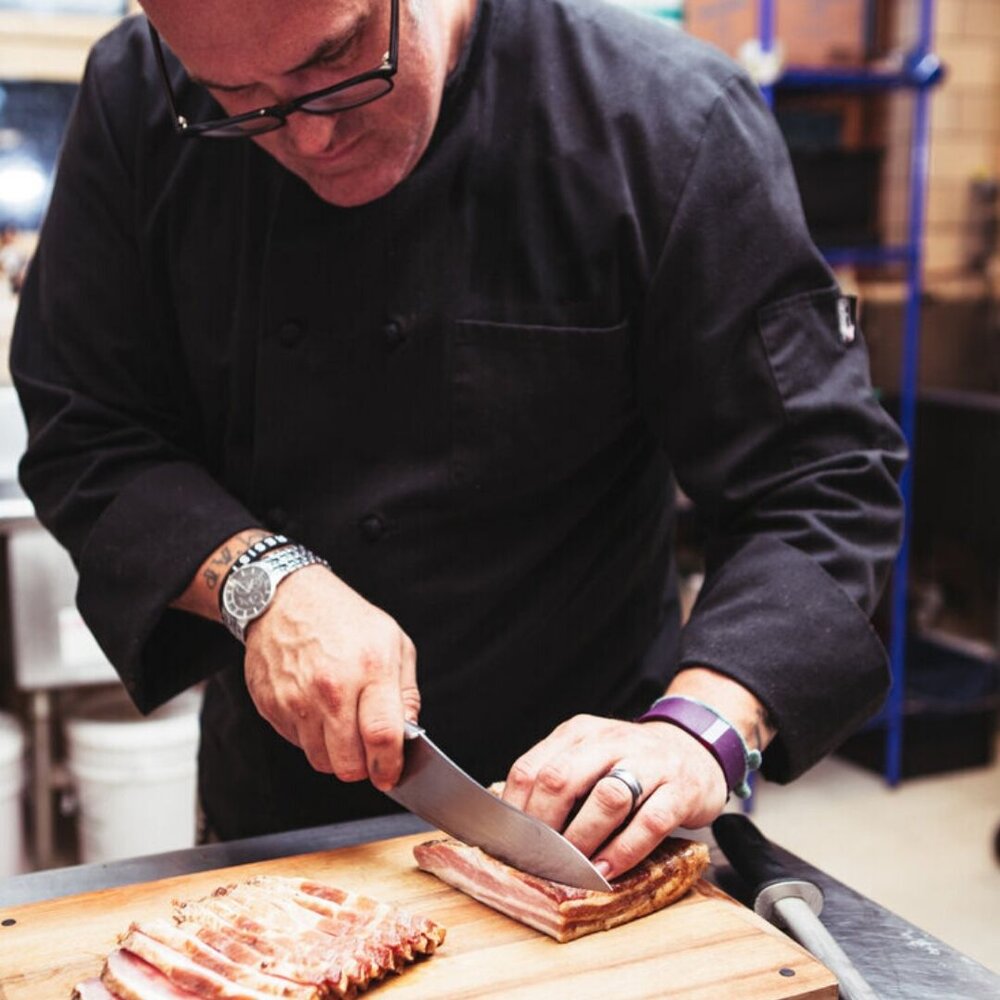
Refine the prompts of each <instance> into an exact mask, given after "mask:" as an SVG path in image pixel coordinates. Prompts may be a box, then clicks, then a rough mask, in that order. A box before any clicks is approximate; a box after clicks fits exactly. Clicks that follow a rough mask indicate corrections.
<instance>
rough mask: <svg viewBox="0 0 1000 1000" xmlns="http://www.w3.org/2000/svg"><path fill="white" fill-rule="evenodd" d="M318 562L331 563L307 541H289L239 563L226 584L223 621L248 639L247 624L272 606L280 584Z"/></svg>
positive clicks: (234, 631) (222, 600) (232, 630)
mask: <svg viewBox="0 0 1000 1000" xmlns="http://www.w3.org/2000/svg"><path fill="white" fill-rule="evenodd" d="M317 563H319V564H320V565H322V566H327V565H329V564H328V563H327V561H326V560H325V559H321V558H320V557H319V556H318V555H316V553H315V552H310V551H309V550H308V549H307V548H306V547H305V546H304V545H286V546H285V547H284V548H280V549H276V550H275V551H273V552H268V553H266V554H265V555H263V556H261V557H260V558H258V559H257V560H255V561H254V562H250V563H246V564H244V565H239V564H238V563H237V565H235V566H233V568H232V569H231V570H230V571H229V574H228V575H227V576H226V579H225V580H224V581H223V584H222V594H221V597H220V600H219V608H220V610H221V611H222V623H223V624H224V625H225V626H226V628H228V629H229V631H230V632H232V634H233V635H234V636H236V638H237V639H239V640H240V642H246V631H247V626H248V625H249V624H250V622H252V621H254V620H255V619H257V618H259V617H260V616H261V615H262V614H263V613H264V612H265V611H266V610H267V609H268V607H269V606H270V604H271V601H272V600H274V592H275V591H276V590H277V588H278V584H279V583H280V582H281V581H282V580H284V579H285V577H286V576H288V575H289V574H291V573H294V572H295V571H296V570H297V569H302V568H303V567H304V566H313V565H315V564H317Z"/></svg>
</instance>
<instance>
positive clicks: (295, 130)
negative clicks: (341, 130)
mask: <svg viewBox="0 0 1000 1000" xmlns="http://www.w3.org/2000/svg"><path fill="white" fill-rule="evenodd" d="M336 128H337V117H336V115H309V114H305V113H304V112H302V111H297V112H294V113H293V114H290V115H289V116H288V120H287V122H286V123H285V127H284V128H283V129H282V130H281V131H282V132H283V133H284V136H283V138H284V140H285V142H286V143H287V144H288V145H289V146H291V147H292V149H293V150H294V151H295V153H297V154H298V155H299V156H316V155H318V154H320V153H323V152H324V151H325V150H326V149H327V148H328V147H329V146H330V143H331V142H332V141H333V135H334V132H335V131H336Z"/></svg>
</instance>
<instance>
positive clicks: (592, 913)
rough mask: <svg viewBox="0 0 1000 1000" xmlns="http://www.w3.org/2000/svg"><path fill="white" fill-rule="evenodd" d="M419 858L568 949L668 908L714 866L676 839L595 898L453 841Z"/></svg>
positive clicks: (427, 846)
mask: <svg viewBox="0 0 1000 1000" xmlns="http://www.w3.org/2000/svg"><path fill="white" fill-rule="evenodd" d="M413 855H414V857H415V858H416V861H417V864H418V865H419V866H420V867H421V868H422V869H424V871H427V872H430V873H431V874H433V875H436V876H437V877H438V878H440V879H441V880H442V881H444V882H447V883H448V884H449V885H452V886H454V887H455V888H456V889H459V890H461V891H462V892H464V893H465V894H466V895H468V896H471V897H472V898H473V899H477V900H479V901H480V902H481V903H485V904H486V905H487V906H490V907H492V908H493V909H495V910H499V911H500V912H501V913H503V914H505V915H506V916H509V917H512V918H513V919H515V920H519V921H521V923H524V924H527V925H528V926H529V927H534V928H535V929H536V930H540V931H542V932H543V933H545V934H548V935H549V936H550V937H552V938H554V939H555V940H556V941H559V942H560V943H562V942H565V941H572V940H574V939H575V938H578V937H583V936H584V935H585V934H592V933H594V932H595V931H601V930H609V929H610V928H612V927H617V926H619V925H620V924H624V923H628V922H629V921H632V920H636V919H638V918H639V917H643V916H646V915H647V914H649V913H653V912H655V911H656V910H660V909H662V908H663V907H665V906H668V905H669V904H670V903H673V902H675V901H676V900H678V899H680V897H681V896H683V895H684V894H685V893H686V892H687V891H688V889H690V888H691V886H692V885H693V884H694V883H695V882H696V881H697V880H698V878H700V876H701V874H702V872H703V871H704V870H705V868H706V867H707V866H708V863H709V855H708V848H707V847H706V846H705V845H704V844H701V843H698V842H696V841H692V840H683V839H681V838H676V837H670V838H668V839H667V840H665V841H664V842H663V843H662V844H661V845H660V846H659V847H658V848H657V849H656V850H655V851H654V852H653V853H652V854H651V855H650V856H649V857H648V858H647V859H646V860H645V861H643V862H642V863H641V864H639V865H638V866H637V867H635V868H633V869H632V871H630V872H628V873H626V874H625V875H624V876H623V877H622V878H620V879H616V880H615V881H614V882H613V883H612V887H613V891H612V892H594V891H593V890H590V889H578V888H576V887H574V886H568V885H562V884H561V883H559V882H551V881H549V880H548V879H544V878H539V877H538V876H536V875H528V874H527V873H525V872H521V871H518V870H517V869H516V868H512V867H511V866H510V865H506V864H504V863H503V862H502V861H498V860H497V859H496V858H493V857H491V856H490V855H488V854H486V853H485V852H484V851H481V850H480V849H479V848H477V847H470V846H469V845H468V844H463V843H462V842H461V841H458V840H452V839H451V838H443V839H438V840H430V841H425V842H424V843H422V844H418V845H417V846H416V847H414V849H413Z"/></svg>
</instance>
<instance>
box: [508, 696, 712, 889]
mask: <svg viewBox="0 0 1000 1000" xmlns="http://www.w3.org/2000/svg"><path fill="white" fill-rule="evenodd" d="M614 767H622V768H625V769H626V770H627V771H629V772H631V774H632V775H634V777H635V778H636V779H637V780H638V781H639V783H640V785H641V786H642V795H641V797H640V798H639V800H638V802H637V803H636V810H635V812H634V813H632V814H631V816H630V815H629V814H630V812H631V810H632V793H631V792H630V791H629V789H628V787H627V785H626V784H625V783H624V782H622V781H620V780H618V779H617V778H612V777H609V776H608V772H609V771H610V770H611V769H612V768H614ZM503 797H504V799H505V800H506V801H507V802H510V803H511V805H514V806H517V807H518V808H519V809H523V810H524V811H525V812H527V813H530V814H531V815H532V816H537V817H538V818H539V819H541V820H543V821H544V822H545V823H548V824H549V826H552V827H554V828H555V829H557V830H562V832H563V834H564V835H565V836H566V838H567V840H569V841H570V842H571V843H573V844H575V845H576V847H578V848H579V849H580V850H581V851H582V852H583V853H584V854H585V855H586V856H587V857H593V859H594V863H595V865H596V866H597V868H598V869H599V870H600V871H601V873H602V874H603V875H604V876H605V878H609V879H611V878H616V877H617V876H618V875H621V874H623V873H624V872H626V871H628V870H629V869H630V868H633V867H635V865H637V864H638V863H639V862H640V861H642V860H643V858H645V857H646V856H647V855H648V854H649V853H650V852H651V851H653V850H654V848H656V846H657V845H658V844H659V843H660V842H661V841H662V840H663V838H664V837H666V836H668V835H669V834H670V833H671V832H672V831H673V830H675V829H676V828H677V827H679V826H684V827H688V828H695V827H701V826H706V825H707V824H709V823H710V822H711V821H712V820H713V819H715V817H716V816H718V815H719V813H721V812H722V810H723V807H724V806H725V804H726V799H727V789H726V782H725V778H724V776H723V773H722V768H721V767H720V766H719V763H718V761H717V760H716V759H715V757H714V756H713V755H712V754H711V752H710V751H708V750H706V749H705V747H703V746H702V745H701V744H700V743H699V742H698V741H697V740H696V739H695V738H694V737H693V736H690V735H689V734H688V733H686V732H684V731H683V730H682V729H679V728H678V727H677V726H674V725H671V724H670V723H667V722H644V723H636V722H622V721H619V720H616V719H604V718H599V717H597V716H594V715H577V716H574V717H573V718H572V719H569V720H568V721H567V722H564V723H562V724H561V725H560V726H558V727H556V729H555V730H553V732H552V734H551V735H550V736H547V737H546V738H545V739H544V740H542V741H541V742H540V743H537V744H536V745H535V746H534V747H532V748H531V749H530V750H529V751H528V752H527V753H526V754H524V755H523V756H522V757H520V758H519V759H518V760H517V761H516V762H515V763H514V765H513V767H512V768H511V770H510V773H509V774H508V776H507V783H506V786H505V788H504V793H503ZM577 807H579V808H577ZM574 810H575V811H574ZM567 820H568V821H569V822H568V825H567ZM623 824H624V825H623ZM564 826H565V829H564ZM612 835H613V836H612ZM609 837H610V838H611V839H610V840H609V839H608V838H609ZM605 842H606V843H605ZM602 845H603V846H602Z"/></svg>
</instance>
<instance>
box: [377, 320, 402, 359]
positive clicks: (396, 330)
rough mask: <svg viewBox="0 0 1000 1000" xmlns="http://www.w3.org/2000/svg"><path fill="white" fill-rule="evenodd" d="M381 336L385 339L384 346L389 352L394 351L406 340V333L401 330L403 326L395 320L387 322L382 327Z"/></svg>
mask: <svg viewBox="0 0 1000 1000" xmlns="http://www.w3.org/2000/svg"><path fill="white" fill-rule="evenodd" d="M382 336H383V337H384V338H385V343H386V346H387V347H388V348H389V350H390V351H394V350H395V349H396V348H397V347H399V345H400V344H402V343H403V341H404V340H406V333H405V331H404V330H403V325H402V324H401V323H400V322H399V321H398V320H395V319H391V320H389V322H388V323H386V324H385V326H383V327H382Z"/></svg>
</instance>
